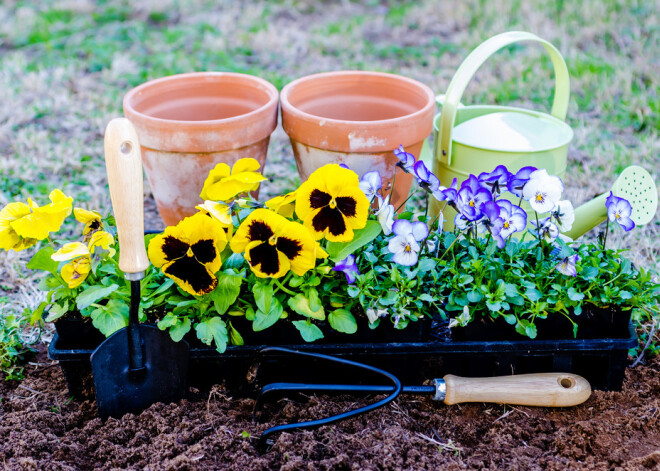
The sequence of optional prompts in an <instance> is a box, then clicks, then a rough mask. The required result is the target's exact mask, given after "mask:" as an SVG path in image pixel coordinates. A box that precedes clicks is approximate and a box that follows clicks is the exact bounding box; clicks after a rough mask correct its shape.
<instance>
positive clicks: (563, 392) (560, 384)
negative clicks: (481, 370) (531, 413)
mask: <svg viewBox="0 0 660 471" xmlns="http://www.w3.org/2000/svg"><path fill="white" fill-rule="evenodd" d="M444 380H445V386H446V395H445V404H458V403H461V402H495V403H498V404H519V405H524V406H544V407H567V406H575V405H577V404H582V403H583V402H584V401H586V400H587V399H588V398H589V396H590V395H591V386H590V385H589V382H588V381H587V380H586V379H584V378H582V377H581V376H578V375H574V374H571V373H535V374H526V375H512V376H498V377H494V378H461V377H459V376H454V375H446V376H445V377H444Z"/></svg>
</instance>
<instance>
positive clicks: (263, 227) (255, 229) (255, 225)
mask: <svg viewBox="0 0 660 471" xmlns="http://www.w3.org/2000/svg"><path fill="white" fill-rule="evenodd" d="M272 236H273V230H272V229H271V228H270V227H269V226H268V224H266V223H265V222H263V221H252V222H251V223H250V227H249V228H248V239H250V240H264V241H265V240H268V239H270V238H271V237H272Z"/></svg>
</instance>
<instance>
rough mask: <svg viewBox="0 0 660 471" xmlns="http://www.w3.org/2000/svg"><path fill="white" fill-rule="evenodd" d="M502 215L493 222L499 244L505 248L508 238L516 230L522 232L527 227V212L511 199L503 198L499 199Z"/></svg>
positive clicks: (498, 203)
mask: <svg viewBox="0 0 660 471" xmlns="http://www.w3.org/2000/svg"><path fill="white" fill-rule="evenodd" d="M497 205H498V206H499V207H500V215H499V217H498V218H497V219H496V220H495V222H494V223H493V225H494V229H495V232H494V234H495V233H496V234H497V236H496V239H497V246H498V247H499V248H503V247H504V245H505V241H506V239H508V238H509V236H510V235H511V234H513V233H514V232H521V231H523V230H524V229H525V227H527V213H526V212H525V211H524V210H523V209H522V208H521V207H520V206H516V205H515V204H513V203H512V202H511V201H508V200H505V199H501V200H498V201H497Z"/></svg>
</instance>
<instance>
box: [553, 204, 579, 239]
mask: <svg viewBox="0 0 660 471" xmlns="http://www.w3.org/2000/svg"><path fill="white" fill-rule="evenodd" d="M551 216H552V218H554V220H555V221H557V227H558V228H559V230H560V231H561V232H568V231H570V230H571V228H572V227H573V223H574V222H575V210H574V209H573V203H571V202H570V201H569V200H562V201H558V202H557V204H556V205H555V207H554V208H553V209H552V213H551Z"/></svg>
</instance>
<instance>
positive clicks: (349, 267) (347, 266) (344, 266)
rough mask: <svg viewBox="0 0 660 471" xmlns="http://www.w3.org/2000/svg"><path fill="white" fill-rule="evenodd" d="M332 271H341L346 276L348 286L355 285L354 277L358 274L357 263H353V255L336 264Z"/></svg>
mask: <svg viewBox="0 0 660 471" xmlns="http://www.w3.org/2000/svg"><path fill="white" fill-rule="evenodd" d="M332 271H342V272H344V275H346V281H348V284H352V283H355V279H356V277H357V276H358V275H359V274H360V270H358V266H357V263H355V255H353V254H351V255H349V256H348V257H346V258H345V259H343V260H342V261H341V262H339V263H336V264H335V266H334V268H332Z"/></svg>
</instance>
